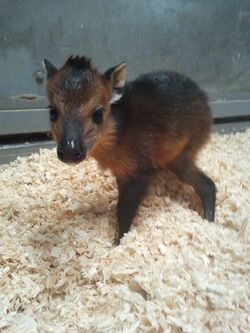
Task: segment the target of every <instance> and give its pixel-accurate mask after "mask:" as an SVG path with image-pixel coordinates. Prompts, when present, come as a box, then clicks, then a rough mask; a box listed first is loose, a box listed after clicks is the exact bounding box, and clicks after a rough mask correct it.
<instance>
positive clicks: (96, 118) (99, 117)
mask: <svg viewBox="0 0 250 333" xmlns="http://www.w3.org/2000/svg"><path fill="white" fill-rule="evenodd" d="M103 112H104V108H98V109H96V110H95V112H94V113H93V114H92V116H91V118H92V121H93V123H95V124H97V125H100V124H102V123H103Z"/></svg>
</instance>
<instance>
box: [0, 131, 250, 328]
mask: <svg viewBox="0 0 250 333" xmlns="http://www.w3.org/2000/svg"><path fill="white" fill-rule="evenodd" d="M198 163H199V165H200V166H201V168H202V169H203V170H204V171H205V172H206V173H207V174H208V175H210V176H211V177H212V178H213V179H214V181H215V183H216V185H217V189H218V192H217V208H216V221H215V223H208V222H206V221H204V220H203V219H202V217H200V215H199V214H198V212H199V211H200V210H201V207H200V203H199V200H198V199H197V197H196V196H195V195H194V194H193V192H192V190H191V189H190V188H188V187H186V186H183V185H182V184H181V183H179V182H178V181H177V180H176V179H175V178H174V176H173V175H172V174H162V175H160V176H159V177H158V179H156V180H155V181H154V184H153V185H152V187H151V189H150V193H149V196H148V197H147V199H146V200H145V202H144V204H143V206H142V207H141V209H140V212H139V214H138V217H137V219H136V220H135V223H134V226H133V228H132V231H131V232H130V233H128V234H127V235H126V237H125V238H124V239H123V241H122V243H121V245H120V246H114V244H113V242H114V235H115V225H116V223H115V205H116V200H117V189H116V184H115V180H114V178H113V177H112V176H111V175H110V173H109V172H107V171H105V172H104V173H103V172H102V171H101V170H100V169H99V168H98V166H97V165H96V163H95V162H94V161H93V160H89V161H85V162H83V163H82V164H80V165H78V166H76V167H69V166H67V165H64V164H62V163H60V162H59V161H58V160H57V158H56V154H55V150H42V151H41V153H40V155H38V154H34V155H32V156H30V157H26V158H20V159H18V160H17V161H15V162H13V163H11V164H10V165H9V166H8V167H7V168H2V169H1V167H0V193H1V196H0V331H1V332H4V333H5V332H14V333H19V332H23V333H29V332H53V333H57V332H58V333H62V332H67V333H68V332H84V333H85V332H105V333H107V332H116V333H117V332H124V333H129V332H131V333H132V332H151V333H153V332H192V333H193V332H195V333H197V332H202V333H206V332H210V331H212V332H249V331H250V287H249V286H250V281H249V280H250V218H249V214H250V213H249V211H250V131H248V132H246V133H243V134H236V135H231V136H229V135H225V136H220V135H218V134H214V135H213V136H212V139H211V141H210V143H209V144H208V145H207V147H206V148H205V149H204V150H203V152H202V153H201V155H200V157H199V160H198Z"/></svg>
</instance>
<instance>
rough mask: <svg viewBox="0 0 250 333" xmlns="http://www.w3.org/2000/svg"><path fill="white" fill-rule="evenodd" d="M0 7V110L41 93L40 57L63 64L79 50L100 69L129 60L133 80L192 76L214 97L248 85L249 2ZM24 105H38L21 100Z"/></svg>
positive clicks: (59, 0) (87, 0)
mask: <svg viewBox="0 0 250 333" xmlns="http://www.w3.org/2000/svg"><path fill="white" fill-rule="evenodd" d="M0 5H1V10H0V43H1V45H0V46H1V47H0V69H1V75H0V96H1V97H2V98H1V105H0V106H1V108H4V107H6V106H7V107H8V108H11V107H12V106H14V104H13V103H14V102H13V96H17V95H23V94H35V95H38V96H43V95H44V86H43V84H41V83H37V81H36V72H37V71H39V70H41V60H42V59H43V58H44V57H47V58H49V59H50V60H51V61H53V62H54V63H55V64H57V65H61V64H62V63H63V61H64V60H65V58H67V57H68V56H69V55H71V54H83V53H84V54H87V55H89V56H91V57H92V58H93V59H94V62H95V63H96V64H97V65H98V66H99V67H100V68H101V69H103V70H104V69H106V68H107V67H109V66H112V65H114V64H117V63H119V62H121V61H127V62H128V64H129V67H128V70H129V74H130V75H129V76H130V78H133V77H134V76H136V75H138V74H139V73H142V72H145V71H151V70H159V69H171V70H177V71H180V72H183V73H185V74H187V75H189V76H191V77H192V78H194V79H195V80H196V81H198V83H200V84H201V85H202V86H203V87H204V88H205V89H206V90H207V91H208V92H209V93H210V94H211V95H214V94H216V96H220V95H221V96H224V95H225V94H226V95H228V94H229V95H231V96H232V95H233V96H235V95H236V94H237V93H238V92H249V91H250V1H249V0H216V1H212V0H188V1H186V0H133V1H132V0H109V1H107V0H72V1H66V0H64V1H63V0H53V1H52V0H33V1H32V0H15V1H14V0H12V1H11V0H1V1H0ZM232 93H233V94H232ZM8 96H12V100H11V101H8V98H6V97H8ZM3 97H5V98H3ZM18 99H20V98H18ZM11 102H12V103H11ZM25 104H28V105H36V106H41V105H43V103H42V100H39V99H38V100H37V101H35V100H31V101H28V102H27V100H26V101H25V102H24V101H22V98H21V101H20V105H25Z"/></svg>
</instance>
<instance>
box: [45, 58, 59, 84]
mask: <svg viewBox="0 0 250 333" xmlns="http://www.w3.org/2000/svg"><path fill="white" fill-rule="evenodd" d="M43 65H44V67H45V69H46V71H47V79H50V78H51V77H52V76H53V75H54V74H55V73H56V72H57V68H56V67H55V66H54V65H53V64H52V63H51V62H50V61H49V60H47V59H44V60H43Z"/></svg>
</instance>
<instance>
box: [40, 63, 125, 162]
mask: <svg viewBox="0 0 250 333" xmlns="http://www.w3.org/2000/svg"><path fill="white" fill-rule="evenodd" d="M44 65H45V68H46V70H47V79H48V81H47V94H48V99H49V102H50V106H49V108H50V121H51V131H52V135H53V138H54V139H55V140H56V142H57V155H58V158H59V159H60V160H61V161H63V162H66V163H79V162H81V161H82V160H84V159H85V157H86V155H87V153H90V152H91V150H92V149H94V147H95V146H96V145H98V141H99V140H101V139H102V137H103V135H104V133H105V131H106V129H107V127H108V126H109V122H110V117H109V113H110V104H112V103H114V102H116V101H117V100H119V99H120V98H121V96H122V92H123V88H124V85H125V81H126V64H125V63H122V64H120V65H118V66H115V67H112V68H111V69H109V70H108V71H107V72H106V73H104V74H101V73H100V72H98V71H97V70H96V69H95V68H93V67H92V65H91V63H90V60H89V59H87V58H85V57H70V58H69V59H68V60H67V61H66V63H65V64H64V65H63V67H61V68H60V69H57V68H56V67H55V66H54V65H52V64H51V63H50V62H49V61H48V60H46V59H45V60H44Z"/></svg>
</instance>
